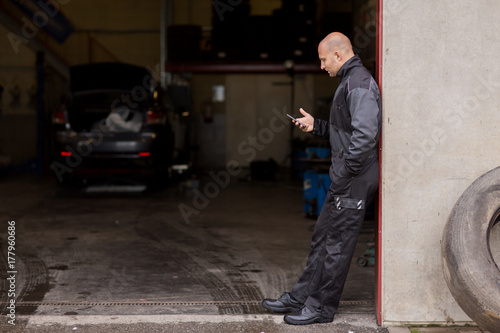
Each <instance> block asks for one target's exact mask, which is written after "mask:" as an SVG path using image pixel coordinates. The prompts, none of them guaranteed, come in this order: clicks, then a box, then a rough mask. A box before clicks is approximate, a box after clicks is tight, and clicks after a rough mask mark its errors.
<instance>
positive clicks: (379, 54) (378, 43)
mask: <svg viewBox="0 0 500 333" xmlns="http://www.w3.org/2000/svg"><path fill="white" fill-rule="evenodd" d="M382 14H383V0H378V1H377V34H376V41H375V42H376V48H377V50H376V55H375V64H376V73H375V75H376V80H377V83H378V86H379V89H380V95H382V52H383V50H382ZM382 109H383V107H382ZM379 148H380V149H379V170H380V175H379V198H378V223H377V237H376V251H377V255H376V260H377V263H376V270H375V283H376V288H377V289H376V294H375V302H376V304H375V309H376V315H377V323H378V324H379V325H381V324H382V135H381V136H380V141H379Z"/></svg>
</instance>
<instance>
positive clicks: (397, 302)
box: [382, 0, 500, 323]
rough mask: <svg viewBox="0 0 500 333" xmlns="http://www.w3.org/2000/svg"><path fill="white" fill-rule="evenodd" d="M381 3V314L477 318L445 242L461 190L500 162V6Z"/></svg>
mask: <svg viewBox="0 0 500 333" xmlns="http://www.w3.org/2000/svg"><path fill="white" fill-rule="evenodd" d="M383 5H384V12H383V14H384V19H383V84H382V92H383V152H382V156H383V170H382V181H383V182H382V185H383V194H382V228H383V231H382V232H383V233H382V265H383V268H382V269H383V270H382V288H383V289H382V295H383V298H382V306H383V312H382V318H383V321H384V322H385V323H391V322H413V323H417V322H447V321H448V322H450V321H455V322H461V321H470V319H469V318H468V317H467V316H466V315H465V313H463V312H462V310H461V309H460V308H459V306H458V305H457V304H456V302H455V301H454V299H453V298H452V296H451V294H450V292H449V290H448V288H447V286H446V283H445V280H444V278H443V274H442V268H441V237H442V231H443V228H444V225H445V223H446V220H447V217H448V214H449V213H450V210H451V208H452V206H453V204H454V203H455V202H456V200H457V199H458V197H459V196H460V195H461V194H462V192H463V191H464V190H465V189H466V188H467V187H468V186H469V185H470V183H471V182H472V181H473V180H475V179H476V178H477V177H479V176H480V175H482V174H483V173H485V172H486V171H488V170H490V169H492V168H494V167H497V166H499V165H500V147H499V144H498V143H499V142H500V130H499V127H500V116H499V110H500V46H499V43H498V31H500V21H499V20H498V17H499V16H500V2H496V1H488V0H477V1H456V0H441V1H434V0H421V1H402V0H384V3H383ZM497 245H498V243H497Z"/></svg>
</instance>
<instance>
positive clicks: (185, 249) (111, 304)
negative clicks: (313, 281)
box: [0, 176, 386, 332]
mask: <svg viewBox="0 0 500 333" xmlns="http://www.w3.org/2000/svg"><path fill="white" fill-rule="evenodd" d="M212 183H213V182H212ZM203 186H204V184H202V186H201V188H200V190H202V191H203V190H204V187H203ZM204 193H206V194H208V195H209V196H210V197H212V199H209V200H208V201H206V202H201V201H199V198H197V197H196V196H195V195H193V192H192V191H191V190H186V191H180V190H179V188H178V187H177V186H172V187H170V188H168V189H164V190H156V191H146V192H142V193H135V194H131V193H88V192H85V191H84V190H82V189H68V188H61V187H60V186H57V184H56V182H55V181H54V180H53V179H52V178H48V179H45V178H39V177H37V176H3V177H2V178H1V179H0V196H1V202H2V205H1V207H0V216H1V217H2V221H4V222H3V223H2V225H4V227H3V228H4V229H5V231H7V224H6V223H5V222H6V221H15V222H16V224H15V225H16V247H15V255H16V263H15V264H16V270H17V274H16V296H17V303H16V316H17V317H16V318H17V323H18V325H20V327H19V326H18V329H20V328H26V329H27V331H30V329H31V331H39V332H45V330H44V329H46V331H47V332H49V331H50V332H67V331H68V327H70V326H72V325H75V328H79V329H80V330H79V331H80V332H83V331H86V330H85V329H88V330H87V331H88V332H100V331H101V330H100V328H99V327H101V326H102V327H104V328H103V330H102V331H103V332H106V331H110V329H109V327H108V326H107V325H112V324H113V323H115V324H116V325H121V326H120V327H121V329H117V331H129V330H128V329H127V330H125V329H124V328H123V327H129V328H130V331H131V332H132V331H135V330H134V327H138V326H137V325H141V323H143V322H149V323H150V324H146V323H144V325H153V326H154V325H159V326H158V327H157V329H158V330H157V329H156V328H155V327H156V326H154V327H149V328H148V330H150V331H158V332H160V331H165V332H176V331H179V332H181V331H183V332H189V331H190V330H189V327H187V326H185V325H188V323H190V322H191V323H192V325H194V326H193V327H194V328H191V329H193V332H195V331H196V332H204V331H206V332H212V330H210V327H212V326H213V331H214V332H215V331H221V332H227V331H232V332H264V328H265V327H268V332H282V331H283V332H295V331H296V332H326V331H328V332H337V331H338V332H347V331H348V330H351V327H354V328H355V330H354V331H355V332H385V331H386V330H385V329H384V328H379V327H377V325H376V322H375V309H374V288H375V282H374V268H373V266H372V267H358V266H357V265H356V263H355V260H354V261H353V263H352V265H351V271H350V273H349V276H348V281H347V284H346V287H345V291H344V294H343V298H342V303H341V306H340V308H339V312H338V314H337V316H336V319H335V321H334V322H333V323H331V324H321V325H311V326H308V328H300V329H299V328H293V327H290V326H288V325H286V324H285V323H283V322H282V316H280V315H273V314H270V313H269V312H267V311H266V310H265V309H264V308H262V307H261V305H260V302H261V301H262V299H263V298H265V297H278V296H279V295H280V294H281V293H282V292H283V291H285V290H289V289H290V288H291V286H292V285H293V284H294V282H295V281H296V279H297V278H298V276H299V275H300V273H301V271H302V268H303V265H304V263H305V260H306V256H307V254H308V251H309V242H310V238H311V234H312V228H313V225H314V222H315V221H314V220H313V219H309V218H306V217H304V214H303V213H302V206H303V204H302V188H301V184H300V183H290V182H276V183H263V182H261V183H258V182H257V183H254V182H239V181H237V180H233V181H231V184H230V185H229V186H228V187H227V188H223V189H221V188H219V190H218V191H216V190H214V191H213V192H204ZM197 200H198V201H197ZM205 206H206V207H205ZM180 207H181V208H182V207H184V209H185V210H186V209H187V210H189V211H190V212H194V211H195V210H196V213H194V214H192V215H191V216H190V218H189V220H188V219H186V218H185V217H183V215H182V213H181V210H180ZM196 207H197V208H196ZM1 234H2V254H3V259H2V260H4V261H5V256H6V253H7V247H6V246H7V243H6V233H5V232H4V230H2V231H1ZM373 237H374V224H373V222H371V221H366V222H365V224H364V226H363V230H362V233H361V235H360V240H359V242H358V247H357V250H356V254H355V258H356V257H357V256H360V255H362V254H363V253H364V251H365V250H366V248H367V245H366V243H367V242H369V241H371V240H373ZM2 264H3V265H5V262H3V263H2ZM6 274H7V269H6V268H4V269H2V271H0V275H1V277H2V283H3V284H2V300H1V301H2V302H3V303H2V310H3V312H2V317H4V316H5V315H6V313H7V312H6V309H5V306H6V304H7V303H6V302H7V301H8V299H7V293H5V292H4V291H6V290H7V289H8V288H7V286H6V283H5V281H6ZM155 316H156V317H155ZM207 316H208V317H207ZM5 318H7V317H5ZM90 318H91V320H90ZM106 318H108V319H109V321H108V322H106ZM134 318H135V319H134ZM145 318H149V319H145ZM151 318H156V319H151ZM196 318H198V319H199V318H205V319H199V320H198V319H196ZM207 318H212V319H210V320H209V319H207ZM214 318H215V319H214ZM217 318H218V319H217ZM89 320H90V322H89ZM6 321H7V319H5V320H2V322H1V323H0V330H1V331H3V330H2V329H1V327H4V326H1V325H5V322H6ZM201 322H203V323H205V324H203V326H200V323H201ZM193 323H194V324H193ZM252 323H258V324H255V325H253V324H252ZM51 325H52V326H51ZM78 325H80V326H78ZM99 325H101V326H99ZM123 325H125V326H123ZM168 325H171V326H168ZM211 325H212V326H211ZM214 325H215V326H214ZM221 325H223V328H221V327H222V326H221ZM224 325H225V326H224ZM259 325H260V326H259ZM266 325H267V326H266ZM188 326H189V325H188ZM106 327H107V328H106ZM166 327H169V328H168V329H167V328H166ZM9 329H13V327H9ZM143 329H144V327H142V328H141V327H138V328H137V331H138V332H139V331H142V330H143ZM336 329H338V330H336ZM20 332H21V331H20Z"/></svg>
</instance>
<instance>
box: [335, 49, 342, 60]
mask: <svg viewBox="0 0 500 333" xmlns="http://www.w3.org/2000/svg"><path fill="white" fill-rule="evenodd" d="M333 56H334V58H335V60H336V61H337V62H340V61H341V60H342V54H341V53H340V52H339V51H335V52H333Z"/></svg>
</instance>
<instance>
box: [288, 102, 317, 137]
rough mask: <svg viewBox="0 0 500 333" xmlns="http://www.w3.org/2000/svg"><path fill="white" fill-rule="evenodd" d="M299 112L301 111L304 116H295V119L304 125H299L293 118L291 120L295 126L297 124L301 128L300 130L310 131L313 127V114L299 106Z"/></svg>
mask: <svg viewBox="0 0 500 333" xmlns="http://www.w3.org/2000/svg"><path fill="white" fill-rule="evenodd" d="M300 113H302V115H303V116H304V117H302V118H297V120H298V121H300V122H301V123H302V124H304V125H305V126H302V125H300V124H299V123H298V122H297V121H295V120H292V122H293V123H294V124H295V126H299V128H300V129H301V130H302V132H312V130H313V128H314V118H313V116H311V115H310V114H309V113H307V112H305V111H304V109H303V108H300Z"/></svg>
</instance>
